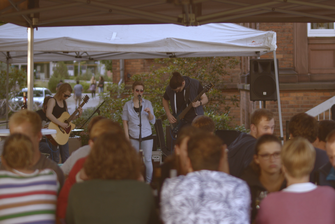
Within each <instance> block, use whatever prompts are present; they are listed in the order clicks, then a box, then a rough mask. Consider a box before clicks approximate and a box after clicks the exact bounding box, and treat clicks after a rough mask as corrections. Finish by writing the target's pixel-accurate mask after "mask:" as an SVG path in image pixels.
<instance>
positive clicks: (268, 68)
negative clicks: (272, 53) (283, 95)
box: [250, 59, 278, 101]
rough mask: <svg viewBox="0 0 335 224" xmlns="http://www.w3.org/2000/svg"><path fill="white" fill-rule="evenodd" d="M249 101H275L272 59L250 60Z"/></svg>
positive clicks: (274, 78)
mask: <svg viewBox="0 0 335 224" xmlns="http://www.w3.org/2000/svg"><path fill="white" fill-rule="evenodd" d="M277 68H278V60H277ZM250 100H251V101H275V100H277V92H276V77H275V65H274V61H273V59H251V60H250Z"/></svg>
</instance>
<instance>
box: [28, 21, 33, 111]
mask: <svg viewBox="0 0 335 224" xmlns="http://www.w3.org/2000/svg"><path fill="white" fill-rule="evenodd" d="M27 61H28V66H27V67H28V68H27V70H28V78H27V87H28V95H27V98H28V110H33V88H34V28H33V27H29V28H28V58H27Z"/></svg>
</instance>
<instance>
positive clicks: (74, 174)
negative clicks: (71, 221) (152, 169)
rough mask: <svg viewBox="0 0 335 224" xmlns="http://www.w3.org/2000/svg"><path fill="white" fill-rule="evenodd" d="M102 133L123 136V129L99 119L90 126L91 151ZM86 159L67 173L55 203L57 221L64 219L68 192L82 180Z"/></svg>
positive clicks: (106, 120) (117, 124) (113, 123)
mask: <svg viewBox="0 0 335 224" xmlns="http://www.w3.org/2000/svg"><path fill="white" fill-rule="evenodd" d="M90 124H91V123H90ZM92 125H93V124H92ZM104 133H111V134H118V133H122V134H123V129H122V128H121V126H120V125H119V123H116V122H114V121H112V120H110V119H106V118H104V119H100V120H99V121H97V122H96V123H95V124H94V125H93V126H92V128H91V130H90V133H89V135H90V140H89V141H88V144H89V146H90V149H92V147H93V145H94V141H95V139H96V138H97V137H99V136H100V135H102V134H104ZM89 151H90V152H91V150H89ZM84 152H85V150H84ZM86 152H87V151H86ZM86 158H87V157H83V158H81V159H78V160H77V162H76V163H75V164H74V165H73V167H72V169H71V171H70V173H69V176H68V178H67V179H66V181H65V183H64V187H63V188H62V190H61V192H60V193H59V196H58V201H57V217H58V218H59V219H64V218H65V213H66V207H67V203H68V197H69V192H70V189H71V187H72V185H74V184H75V183H77V182H79V181H82V179H81V178H80V170H81V169H82V168H83V166H84V163H85V161H86Z"/></svg>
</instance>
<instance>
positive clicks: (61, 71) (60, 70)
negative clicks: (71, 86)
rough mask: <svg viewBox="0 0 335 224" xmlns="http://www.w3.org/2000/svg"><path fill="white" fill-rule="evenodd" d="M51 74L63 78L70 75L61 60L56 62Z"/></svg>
mask: <svg viewBox="0 0 335 224" xmlns="http://www.w3.org/2000/svg"><path fill="white" fill-rule="evenodd" d="M52 76H54V77H55V78H58V79H63V80H64V79H68V78H69V77H70V76H69V72H68V69H67V66H66V64H65V63H64V62H62V61H60V62H58V63H57V66H56V68H55V70H54V72H53V75H52Z"/></svg>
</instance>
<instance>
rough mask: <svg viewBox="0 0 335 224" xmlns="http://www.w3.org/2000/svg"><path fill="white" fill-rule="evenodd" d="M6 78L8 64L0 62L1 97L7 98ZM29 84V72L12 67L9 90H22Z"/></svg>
mask: <svg viewBox="0 0 335 224" xmlns="http://www.w3.org/2000/svg"><path fill="white" fill-rule="evenodd" d="M6 79H7V71H6V64H5V63H2V62H0V98H1V99H4V98H6ZM26 86H27V73H26V72H25V71H24V70H19V69H16V68H10V70H9V79H8V89H9V91H13V90H14V89H15V90H16V91H18V90H21V89H22V88H24V87H26Z"/></svg>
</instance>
